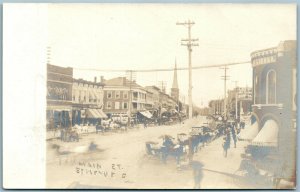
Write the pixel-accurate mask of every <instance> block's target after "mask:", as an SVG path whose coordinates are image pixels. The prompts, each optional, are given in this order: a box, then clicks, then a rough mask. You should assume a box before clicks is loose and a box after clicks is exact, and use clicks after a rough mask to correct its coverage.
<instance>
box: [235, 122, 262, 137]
mask: <svg viewBox="0 0 300 192" xmlns="http://www.w3.org/2000/svg"><path fill="white" fill-rule="evenodd" d="M258 129H259V128H258V123H257V121H255V122H254V123H253V124H252V125H250V126H247V127H245V129H242V130H241V133H240V134H239V135H238V138H239V139H240V140H246V141H251V140H252V139H254V138H255V136H256V135H257V134H258V131H259V130H258Z"/></svg>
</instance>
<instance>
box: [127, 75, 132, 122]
mask: <svg viewBox="0 0 300 192" xmlns="http://www.w3.org/2000/svg"><path fill="white" fill-rule="evenodd" d="M129 76H130V80H129V105H128V107H129V114H128V123H129V126H131V107H132V106H131V105H132V93H131V84H132V70H130V71H129Z"/></svg>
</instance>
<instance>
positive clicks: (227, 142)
mask: <svg viewBox="0 0 300 192" xmlns="http://www.w3.org/2000/svg"><path fill="white" fill-rule="evenodd" d="M222 146H223V150H224V157H227V151H228V149H229V148H230V132H229V130H228V129H227V130H226V135H225V137H224V138H223V144H222Z"/></svg>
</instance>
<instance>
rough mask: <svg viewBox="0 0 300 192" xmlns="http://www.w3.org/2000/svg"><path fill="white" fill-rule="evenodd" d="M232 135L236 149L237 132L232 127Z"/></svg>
mask: <svg viewBox="0 0 300 192" xmlns="http://www.w3.org/2000/svg"><path fill="white" fill-rule="evenodd" d="M231 135H232V139H233V143H234V148H236V142H237V139H236V131H235V127H234V126H232V127H231Z"/></svg>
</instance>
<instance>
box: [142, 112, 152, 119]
mask: <svg viewBox="0 0 300 192" xmlns="http://www.w3.org/2000/svg"><path fill="white" fill-rule="evenodd" d="M140 113H141V114H142V115H144V116H145V117H147V118H149V119H150V118H151V117H152V114H151V113H150V112H149V111H140Z"/></svg>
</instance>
